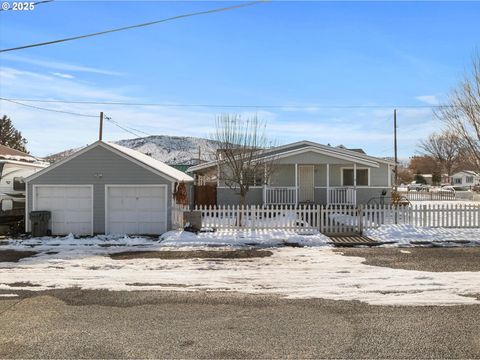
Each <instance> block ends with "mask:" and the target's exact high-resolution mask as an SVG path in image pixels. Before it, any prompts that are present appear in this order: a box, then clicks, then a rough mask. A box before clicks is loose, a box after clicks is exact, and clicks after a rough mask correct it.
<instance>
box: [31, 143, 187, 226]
mask: <svg viewBox="0 0 480 360" xmlns="http://www.w3.org/2000/svg"><path fill="white" fill-rule="evenodd" d="M192 181H193V179H192V178H191V177H190V176H188V175H187V174H185V173H183V172H181V171H179V170H177V169H174V168H172V167H171V166H168V165H166V164H164V163H163V162H161V161H158V160H155V159H153V158H151V157H150V156H147V155H144V154H142V153H140V152H138V151H135V150H132V149H128V148H125V147H123V146H120V145H117V144H113V143H109V142H103V141H97V142H95V143H93V144H91V145H89V146H87V147H85V148H83V149H81V150H80V151H77V152H76V153H74V154H73V155H71V156H69V157H67V158H64V159H63V160H60V161H58V162H56V163H55V164H53V165H51V166H49V167H48V168H46V169H43V170H42V171H39V172H38V173H36V174H34V175H32V176H30V177H29V178H27V179H26V183H27V206H26V213H27V215H28V214H29V213H30V211H32V210H48V211H50V212H51V220H50V224H49V226H50V227H49V229H51V231H52V234H53V235H63V234H69V233H73V234H76V235H93V234H161V233H163V232H165V231H167V230H169V229H170V228H171V226H172V225H171V224H172V204H174V200H173V191H174V189H175V184H176V183H181V182H185V183H187V184H188V183H190V182H192ZM25 225H26V229H27V231H31V228H30V221H29V219H28V216H26V224H25Z"/></svg>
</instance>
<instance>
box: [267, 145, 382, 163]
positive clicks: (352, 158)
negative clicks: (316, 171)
mask: <svg viewBox="0 0 480 360" xmlns="http://www.w3.org/2000/svg"><path fill="white" fill-rule="evenodd" d="M310 151H312V152H315V153H318V154H325V155H330V154H331V153H332V152H331V151H327V150H325V149H318V148H316V147H314V146H307V147H304V148H300V149H295V150H291V151H285V152H284V153H282V154H281V155H279V156H278V157H276V158H279V159H281V158H285V157H288V156H293V155H298V154H303V153H305V152H310ZM269 157H275V155H271V156H266V157H264V158H263V159H268V158H269ZM336 157H337V158H338V159H342V160H347V161H352V162H355V163H358V164H362V165H367V166H371V167H376V168H378V167H380V165H379V164H378V162H377V161H373V160H366V159H360V158H358V157H355V156H350V155H342V156H338V155H337V156H336Z"/></svg>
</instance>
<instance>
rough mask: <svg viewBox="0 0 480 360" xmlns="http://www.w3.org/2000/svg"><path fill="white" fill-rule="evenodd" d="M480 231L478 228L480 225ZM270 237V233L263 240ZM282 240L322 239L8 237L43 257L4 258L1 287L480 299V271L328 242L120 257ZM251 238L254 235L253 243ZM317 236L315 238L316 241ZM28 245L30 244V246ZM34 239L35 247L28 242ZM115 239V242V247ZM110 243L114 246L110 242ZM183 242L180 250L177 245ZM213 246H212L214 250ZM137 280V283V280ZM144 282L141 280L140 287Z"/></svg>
mask: <svg viewBox="0 0 480 360" xmlns="http://www.w3.org/2000/svg"><path fill="white" fill-rule="evenodd" d="M477 231H478V230H477ZM262 236H263V237H262ZM252 238H253V239H255V241H257V242H262V241H263V243H265V244H273V243H274V242H275V241H279V242H280V241H283V240H285V238H287V239H288V241H293V240H295V241H300V240H302V241H304V242H305V244H308V241H311V240H308V239H316V240H315V241H319V242H320V241H322V238H321V235H320V234H313V235H310V236H304V235H298V234H296V233H293V232H292V233H288V232H285V231H280V232H275V231H265V233H264V234H263V235H262V234H261V232H255V233H251V232H249V231H242V232H236V233H234V234H231V235H229V234H228V232H223V233H221V232H218V233H202V234H199V235H198V236H197V235H195V234H190V233H185V232H170V233H167V234H165V236H164V237H162V239H161V241H159V239H148V238H128V237H95V238H84V239H75V238H73V236H67V237H64V238H57V239H54V238H41V239H30V240H27V241H26V242H21V241H17V240H10V241H8V243H9V244H7V245H6V246H1V248H2V249H5V248H8V247H11V248H15V249H17V250H31V249H32V248H33V250H35V251H38V254H37V255H35V256H32V257H28V258H23V259H21V260H20V261H19V262H18V263H12V262H3V263H2V266H1V268H0V290H3V291H4V292H5V293H8V294H11V293H12V288H11V286H9V284H13V283H15V284H17V285H18V283H19V282H23V283H25V284H27V283H28V286H27V285H25V286H24V287H22V286H16V287H15V290H29V291H38V290H49V289H54V288H71V287H79V288H82V289H108V290H126V291H133V290H145V291H148V290H164V291H172V290H174V291H227V292H242V293H247V294H270V295H279V296H283V297H287V298H292V299H305V298H324V299H332V300H358V301H363V302H366V303H369V304H375V305H460V304H461V305H465V304H480V301H479V300H478V299H477V298H475V297H473V296H471V295H472V294H478V292H479V287H478V284H480V272H473V271H472V272H441V273H435V272H424V271H411V270H403V269H392V268H386V267H378V266H370V265H366V264H363V261H364V260H365V259H363V258H361V257H353V256H342V255H340V254H338V253H335V252H334V251H333V250H332V249H331V248H330V247H327V246H310V247H303V248H290V247H281V248H273V247H272V248H270V251H271V252H272V253H273V254H272V256H269V257H261V258H248V259H228V260H222V261H218V259H198V258H191V259H181V260H178V259H177V260H174V259H159V258H148V259H138V258H137V259H129V260H115V259H112V258H111V257H110V256H109V255H110V254H113V253H116V252H119V251H135V250H152V251H155V250H158V251H160V250H168V249H169V247H166V245H168V246H172V247H173V248H174V249H177V250H187V249H188V248H186V247H182V248H178V246H177V245H178V242H180V243H182V245H187V244H188V245H192V244H194V245H195V246H196V247H195V249H198V248H199V247H201V246H202V245H207V246H208V245H210V244H212V243H215V244H216V245H218V244H226V243H227V240H232V239H233V240H232V241H233V243H232V242H228V243H229V246H232V244H235V245H242V246H243V245H244V244H246V243H247V242H249V241H251V239H252ZM247 239H248V240H247ZM313 242H314V241H312V243H313ZM24 243H25V245H24ZM27 244H29V245H27ZM107 244H108V245H107ZM105 245H107V246H105ZM175 246H177V247H175ZM210 249H211V248H210ZM134 283H135V284H137V285H135V286H132V284H134ZM138 284H139V285H138Z"/></svg>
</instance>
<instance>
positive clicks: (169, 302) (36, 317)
mask: <svg viewBox="0 0 480 360" xmlns="http://www.w3.org/2000/svg"><path fill="white" fill-rule="evenodd" d="M23 296H25V298H23V299H19V298H13V299H7V298H3V299H2V298H0V299H1V300H0V357H2V358H32V357H36V358H38V357H41V358H60V357H61V358H64V357H66V358H153V357H162V358H165V357H168V358H171V357H173V358H279V357H293V358H321V357H323V358H332V357H341V358H366V357H368V358H372V357H373V358H480V307H479V306H476V305H470V306H449V307H386V306H372V305H366V304H363V303H359V302H347V301H328V300H284V299H283V300H282V299H279V298H276V297H263V296H251V295H250V296H246V295H235V294H228V295H227V294H222V293H192V294H187V293H174V292H170V293H169V292H153V291H152V292H108V291H80V290H62V291H54V292H50V293H30V294H27V293H23Z"/></svg>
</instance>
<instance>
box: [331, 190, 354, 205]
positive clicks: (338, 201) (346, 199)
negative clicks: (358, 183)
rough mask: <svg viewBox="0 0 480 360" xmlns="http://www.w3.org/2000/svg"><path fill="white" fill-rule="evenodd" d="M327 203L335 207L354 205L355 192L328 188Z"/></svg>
mask: <svg viewBox="0 0 480 360" xmlns="http://www.w3.org/2000/svg"><path fill="white" fill-rule="evenodd" d="M327 203H328V204H335V205H355V204H356V203H357V191H356V190H355V189H354V188H349V187H331V188H328V189H327Z"/></svg>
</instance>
